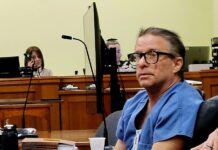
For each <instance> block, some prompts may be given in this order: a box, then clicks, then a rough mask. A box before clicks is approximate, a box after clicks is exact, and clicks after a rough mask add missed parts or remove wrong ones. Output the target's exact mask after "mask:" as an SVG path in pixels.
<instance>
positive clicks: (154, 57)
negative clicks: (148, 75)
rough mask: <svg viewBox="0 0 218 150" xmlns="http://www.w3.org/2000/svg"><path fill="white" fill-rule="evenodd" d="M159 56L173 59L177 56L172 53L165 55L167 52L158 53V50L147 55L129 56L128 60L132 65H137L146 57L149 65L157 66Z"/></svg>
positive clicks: (134, 54)
mask: <svg viewBox="0 0 218 150" xmlns="http://www.w3.org/2000/svg"><path fill="white" fill-rule="evenodd" d="M159 55H167V56H169V57H171V58H174V57H175V56H174V55H173V54H171V53H165V52H158V51H156V50H152V51H149V52H145V53H131V54H128V59H129V61H130V63H131V64H134V65H136V64H137V63H138V61H139V60H140V59H141V58H142V57H143V56H144V59H145V62H146V63H148V64H156V63H157V62H158V59H159Z"/></svg>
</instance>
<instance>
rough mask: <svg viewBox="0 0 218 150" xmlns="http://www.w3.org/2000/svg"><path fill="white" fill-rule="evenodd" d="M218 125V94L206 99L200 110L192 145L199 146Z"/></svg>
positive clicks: (191, 141)
mask: <svg viewBox="0 0 218 150" xmlns="http://www.w3.org/2000/svg"><path fill="white" fill-rule="evenodd" d="M217 127H218V96H214V97H212V98H210V99H208V100H205V101H204V102H203V103H202V104H201V106H200V108H199V111H198V116H197V120H196V124H195V129H194V135H193V138H192V139H191V140H190V143H189V144H190V147H194V146H197V145H199V144H201V143H203V142H204V141H206V139H207V138H208V136H209V134H210V133H211V132H213V131H214V130H215V129H216V128H217Z"/></svg>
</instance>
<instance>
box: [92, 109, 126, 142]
mask: <svg viewBox="0 0 218 150" xmlns="http://www.w3.org/2000/svg"><path fill="white" fill-rule="evenodd" d="M121 112H122V111H121V110H119V111H115V112H113V113H111V114H110V115H108V116H107V117H106V119H105V121H106V126H107V132H108V145H112V146H114V145H115V144H116V141H117V137H116V129H117V124H118V120H119V118H120V115H121ZM95 136H96V137H104V122H102V123H101V124H100V126H99V127H98V129H97V131H96V135H95Z"/></svg>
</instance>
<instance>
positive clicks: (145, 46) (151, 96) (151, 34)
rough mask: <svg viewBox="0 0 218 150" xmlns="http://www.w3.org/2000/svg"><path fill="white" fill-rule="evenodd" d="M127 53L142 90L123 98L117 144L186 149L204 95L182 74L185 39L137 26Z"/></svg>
mask: <svg viewBox="0 0 218 150" xmlns="http://www.w3.org/2000/svg"><path fill="white" fill-rule="evenodd" d="M128 57H129V59H130V61H132V62H134V63H136V77H137V79H138V82H139V84H140V86H142V87H144V88H145V90H142V91H139V92H138V93H137V94H136V95H135V96H134V97H133V98H131V99H129V100H128V101H127V102H126V104H125V106H124V108H123V111H122V115H121V118H120V120H119V123H118V127H117V133H116V134H117V137H118V141H117V143H116V145H115V150H125V149H128V150H150V149H152V150H182V149H184V148H185V147H184V145H185V144H184V143H185V140H186V139H187V138H189V137H192V135H193V130H194V125H195V120H196V116H197V112H198V109H199V106H200V104H201V103H202V102H203V99H202V97H201V95H200V94H199V93H198V92H197V90H196V89H195V88H193V87H192V86H191V85H189V84H188V83H187V82H185V81H184V80H183V66H184V57H185V47H184V45H183V43H182V42H181V40H180V39H179V37H178V35H177V34H176V33H174V32H172V31H169V30H166V29H162V28H148V29H146V30H141V31H140V33H139V36H138V38H137V41H136V46H135V52H134V53H131V54H129V55H128Z"/></svg>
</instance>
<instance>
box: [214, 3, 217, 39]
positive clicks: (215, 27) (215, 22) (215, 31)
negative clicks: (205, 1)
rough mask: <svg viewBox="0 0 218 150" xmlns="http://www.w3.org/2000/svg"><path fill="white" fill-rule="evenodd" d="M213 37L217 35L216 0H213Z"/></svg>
mask: <svg viewBox="0 0 218 150" xmlns="http://www.w3.org/2000/svg"><path fill="white" fill-rule="evenodd" d="M213 2H214V3H213V20H214V35H213V36H214V37H218V7H217V6H218V0H213Z"/></svg>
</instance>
